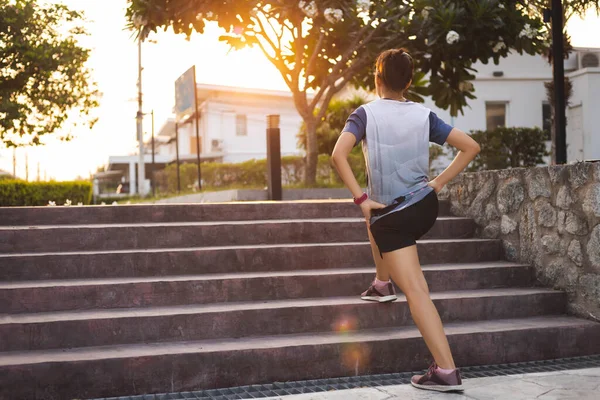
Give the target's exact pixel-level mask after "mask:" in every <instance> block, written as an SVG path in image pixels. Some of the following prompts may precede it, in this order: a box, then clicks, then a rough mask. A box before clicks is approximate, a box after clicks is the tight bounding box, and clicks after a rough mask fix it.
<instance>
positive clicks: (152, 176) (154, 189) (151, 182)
mask: <svg viewBox="0 0 600 400" xmlns="http://www.w3.org/2000/svg"><path fill="white" fill-rule="evenodd" d="M150 114H152V172H151V174H152V175H150V185H152V196H153V197H156V187H155V186H156V185H155V183H154V167H155V165H154V110H152V112H151V113H150Z"/></svg>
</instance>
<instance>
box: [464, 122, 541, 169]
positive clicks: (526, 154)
mask: <svg viewBox="0 0 600 400" xmlns="http://www.w3.org/2000/svg"><path fill="white" fill-rule="evenodd" d="M545 136H546V133H545V132H544V131H543V130H541V129H540V128H496V129H494V130H491V131H475V132H472V134H471V137H472V138H473V139H475V141H476V142H477V143H479V145H480V146H481V152H480V153H479V155H478V156H477V157H476V158H475V160H473V162H472V163H471V164H470V165H469V168H468V170H469V171H482V170H491V169H506V168H518V167H533V166H536V165H539V164H542V163H543V162H544V157H546V156H548V155H549V153H548V152H547V151H546V142H545V140H544V138H545ZM452 151H453V152H454V154H455V155H456V153H457V150H456V149H453V150H452Z"/></svg>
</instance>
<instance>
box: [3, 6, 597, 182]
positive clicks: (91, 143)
mask: <svg viewBox="0 0 600 400" xmlns="http://www.w3.org/2000/svg"><path fill="white" fill-rule="evenodd" d="M55 1H56V2H62V3H64V4H66V5H67V6H69V7H71V8H73V9H78V10H82V11H84V12H85V15H86V16H87V19H88V23H87V24H86V28H87V29H88V31H89V32H90V36H89V37H87V38H85V39H84V41H83V44H84V45H86V46H89V47H90V48H91V49H92V55H91V59H90V61H89V66H90V68H92V69H93V76H94V79H95V80H96V82H97V83H98V87H99V90H100V91H101V92H102V98H101V100H100V108H99V109H98V110H96V114H97V115H98V117H99V121H98V123H97V124H96V126H95V127H94V129H93V130H92V131H89V129H86V128H77V129H75V130H74V131H73V132H72V133H73V134H74V135H75V137H76V138H75V139H74V140H73V141H72V142H69V143H63V142H58V141H56V140H48V143H49V144H48V145H47V146H43V147H40V148H29V149H19V150H18V151H17V152H16V165H17V168H16V172H17V175H18V176H19V177H21V178H25V176H26V166H25V161H26V159H27V160H28V163H29V173H28V177H29V179H30V180H34V179H36V178H37V169H38V164H39V168H40V178H41V179H44V177H46V178H48V179H49V178H55V179H57V180H67V179H74V178H76V177H77V176H82V177H86V178H87V177H88V176H89V175H90V173H91V172H94V171H95V170H96V168H97V167H98V166H100V165H103V164H105V163H106V162H107V160H108V157H109V156H110V155H126V154H132V153H135V152H136V146H137V145H136V139H135V114H136V109H137V104H136V95H137V88H136V83H137V70H138V63H137V45H136V43H135V41H134V39H133V38H132V34H131V32H128V31H126V30H125V29H124V27H125V25H126V20H125V9H126V6H127V1H126V0H107V1H102V2H100V1H93V2H92V1H86V2H83V1H81V0H55ZM568 31H569V33H570V34H571V36H572V41H573V44H574V45H575V46H582V47H594V46H596V47H598V46H600V41H599V39H598V38H599V37H600V18H598V16H596V14H595V13H594V12H593V11H590V12H589V13H588V15H587V16H586V19H585V22H584V20H582V19H581V18H578V17H573V18H572V19H571V21H570V23H569V29H568ZM222 33H223V31H222V30H220V29H219V28H218V26H217V25H216V23H210V24H208V25H207V28H206V32H205V33H204V34H203V35H199V34H195V35H193V36H192V38H191V39H190V40H189V41H188V40H186V39H185V37H183V36H181V35H175V34H174V33H173V32H172V31H167V32H161V33H158V34H153V35H151V37H150V39H151V40H149V41H148V42H146V43H144V44H143V68H144V70H143V71H144V74H143V92H144V111H145V112H148V113H149V112H150V111H152V110H154V112H155V123H156V127H157V128H158V127H160V125H161V124H162V123H163V122H164V121H165V120H166V119H167V118H169V117H170V116H171V113H172V108H173V105H174V82H175V80H176V79H177V78H178V77H179V76H180V75H181V74H182V73H183V72H184V71H185V70H187V69H188V68H189V67H190V66H192V65H194V64H195V65H196V71H197V81H198V82H199V83H209V84H216V85H228V86H241V87H250V88H264V89H274V90H288V89H287V87H286V85H285V83H284V81H283V79H282V78H281V76H280V74H279V72H278V71H277V69H276V68H275V67H274V66H272V65H271V64H270V62H269V61H267V59H266V58H265V57H264V55H263V54H262V52H261V51H260V50H259V49H243V50H240V51H230V49H229V47H228V45H227V44H225V43H224V42H220V41H219V40H218V39H219V36H220V35H221V34H222ZM144 131H145V133H146V134H147V135H149V134H150V119H149V118H147V119H146V120H145V121H144ZM0 169H3V170H7V171H9V172H12V170H13V151H12V150H6V149H0Z"/></svg>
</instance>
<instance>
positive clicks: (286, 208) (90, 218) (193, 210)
mask: <svg viewBox="0 0 600 400" xmlns="http://www.w3.org/2000/svg"><path fill="white" fill-rule="evenodd" d="M439 214H440V216H449V215H451V214H450V203H448V202H447V201H440V211H439ZM299 215H301V216H302V218H309V219H311V218H345V217H361V212H360V209H359V208H358V207H356V205H354V203H352V201H350V200H314V201H281V202H239V203H211V204H160V205H158V204H136V205H118V206H86V207H73V206H71V207H0V226H13V225H25V226H29V225H82V224H127V223H129V224H135V223H138V222H140V221H143V222H148V223H150V222H154V223H166V222H198V221H204V222H207V221H249V220H263V219H290V218H298V216H299Z"/></svg>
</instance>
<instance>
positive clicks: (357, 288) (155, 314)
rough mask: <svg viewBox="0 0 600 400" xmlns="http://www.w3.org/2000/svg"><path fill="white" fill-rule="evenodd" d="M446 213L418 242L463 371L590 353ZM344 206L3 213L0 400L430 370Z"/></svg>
mask: <svg viewBox="0 0 600 400" xmlns="http://www.w3.org/2000/svg"><path fill="white" fill-rule="evenodd" d="M448 208H449V207H448V205H447V204H446V203H442V204H441V215H440V218H439V219H438V221H437V223H436V225H435V226H434V228H433V229H432V231H431V232H430V233H429V234H428V236H427V237H426V238H424V240H423V241H421V242H420V243H419V244H418V246H419V254H420V257H421V261H422V263H423V264H424V267H423V269H424V272H425V276H426V278H427V280H428V282H429V285H430V290H431V292H432V297H433V299H434V302H435V304H436V306H437V308H438V310H439V312H440V315H441V316H442V319H443V320H444V323H445V327H446V331H447V334H448V335H449V340H450V344H451V346H452V349H453V351H454V353H455V358H456V362H457V364H459V365H478V364H490V363H506V362H518V361H526V360H541V359H550V358H559V357H569V356H578V355H586V354H597V353H600V341H599V340H597V339H598V337H600V324H597V323H594V322H591V321H587V320H582V319H577V318H573V317H570V316H567V315H565V305H566V303H565V301H566V299H565V295H564V293H562V292H558V291H553V290H549V289H545V288H541V287H536V285H535V276H534V275H535V274H534V272H533V271H532V269H531V268H530V267H529V266H527V265H520V264H515V263H509V262H506V261H503V260H502V250H501V243H500V242H499V241H497V240H483V239H476V238H473V232H474V228H475V226H474V223H473V221H471V220H468V219H464V218H455V217H451V216H449V211H448ZM373 274H374V268H373V261H372V258H371V253H370V247H369V244H368V241H367V237H366V230H365V227H364V221H363V220H362V219H361V218H360V215H359V211H358V210H357V208H356V207H355V206H354V205H353V204H351V203H350V202H341V201H329V202H327V201H325V202H300V203H234V204H206V205H161V206H145V205H139V206H104V207H102V206H100V207H85V208H84V207H70V208H69V207H57V208H54V207H46V208H12V209H2V208H0V313H1V315H0V399H11V400H16V399H28V400H32V399H44V400H50V399H61V400H62V399H71V398H92V397H110V396H119V395H121V396H124V395H133V394H143V393H164V392H172V391H184V390H197V389H205V388H217V387H228V386H237V385H246V384H251V383H268V382H273V381H285V380H303V379H314V378H323V377H336V376H348V375H355V374H378V373H389V372H399V371H410V370H415V369H421V368H425V367H426V366H427V364H428V362H429V361H430V356H429V354H428V352H427V349H426V347H425V345H424V343H423V340H422V339H421V336H420V334H419V332H418V330H417V329H416V327H415V326H414V324H413V323H412V321H411V318H410V312H409V309H408V305H407V303H406V300H405V299H404V298H403V297H402V296H400V298H399V299H398V301H396V302H394V303H391V304H374V303H367V302H364V301H361V300H360V299H359V297H358V294H359V293H360V292H361V291H362V290H364V289H365V287H366V286H367V285H368V284H369V282H370V281H371V279H372V278H373Z"/></svg>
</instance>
